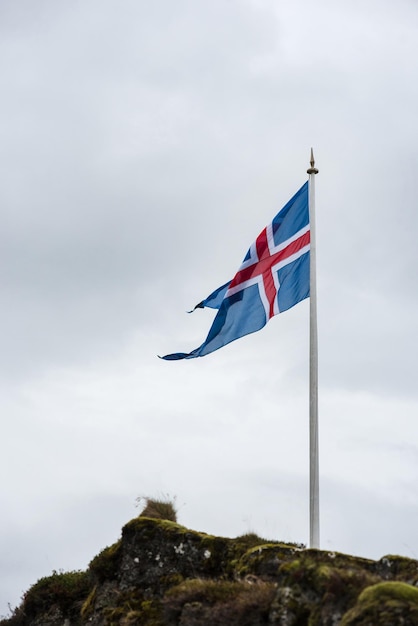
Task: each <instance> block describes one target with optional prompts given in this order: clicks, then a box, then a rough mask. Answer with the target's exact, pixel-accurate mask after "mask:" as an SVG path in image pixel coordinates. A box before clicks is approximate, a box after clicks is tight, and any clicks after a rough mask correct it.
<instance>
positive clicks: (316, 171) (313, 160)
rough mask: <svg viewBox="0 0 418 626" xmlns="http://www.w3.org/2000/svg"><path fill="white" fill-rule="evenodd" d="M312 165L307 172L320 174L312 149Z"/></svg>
mask: <svg viewBox="0 0 418 626" xmlns="http://www.w3.org/2000/svg"><path fill="white" fill-rule="evenodd" d="M310 164H311V167H310V168H309V169H308V170H306V171H307V173H308V174H318V172H319V170H318V169H317V168H316V167H315V159H314V155H313V148H311V160H310Z"/></svg>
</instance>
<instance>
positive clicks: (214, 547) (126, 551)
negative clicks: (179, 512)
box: [0, 508, 418, 626]
mask: <svg viewBox="0 0 418 626" xmlns="http://www.w3.org/2000/svg"><path fill="white" fill-rule="evenodd" d="M147 513H148V514H150V513H153V511H152V508H148V510H147ZM160 517H161V516H160ZM171 517H172V519H171V520H167V519H157V518H158V515H157V514H156V513H155V517H148V516H144V515H143V514H141V515H140V516H139V517H137V518H135V519H133V520H131V521H130V522H129V523H128V524H126V525H125V526H124V528H123V529H122V537H121V539H120V540H118V541H117V542H116V543H115V544H113V545H112V546H110V547H107V548H105V549H104V550H103V551H102V552H101V553H100V554H98V555H97V556H96V557H95V558H94V559H93V560H92V561H91V563H90V565H89V567H88V569H87V571H86V572H67V573H57V572H53V573H52V575H51V576H48V577H45V578H41V579H40V580H39V581H38V582H37V583H35V584H34V585H33V586H32V587H31V588H30V589H29V590H28V591H27V592H26V593H25V594H24V596H23V598H22V603H21V605H20V606H19V607H18V608H16V609H15V610H14V612H13V614H12V615H11V616H10V617H8V618H6V619H3V620H1V621H0V626H87V625H90V626H117V625H118V626H226V625H228V626H263V625H265V626H339V625H340V626H369V625H371V624H373V626H397V625H399V626H401V625H402V626H416V625H417V624H418V589H417V585H418V562H417V561H415V560H412V559H407V558H405V557H397V556H387V557H384V558H382V559H381V560H380V561H371V560H368V559H362V558H356V557H352V556H348V555H344V554H339V553H334V552H326V551H320V550H307V549H305V548H304V547H303V546H301V545H296V544H286V543H281V542H271V541H269V542H267V541H266V540H263V539H262V538H260V537H257V535H254V534H252V533H251V534H248V535H244V536H241V537H237V538H235V539H228V538H223V537H214V536H212V535H207V534H205V533H199V532H196V531H192V530H190V529H188V528H185V527H183V526H181V525H179V524H177V523H176V521H173V516H171ZM175 519H176V518H175V517H174V520H175Z"/></svg>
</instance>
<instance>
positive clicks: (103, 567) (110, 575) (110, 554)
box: [89, 540, 122, 583]
mask: <svg viewBox="0 0 418 626" xmlns="http://www.w3.org/2000/svg"><path fill="white" fill-rule="evenodd" d="M121 548H122V541H121V540H119V541H117V542H116V543H114V544H113V545H112V546H109V547H107V548H105V549H104V550H102V551H101V552H100V553H99V554H98V555H97V556H96V557H94V559H93V560H92V561H91V562H90V565H89V570H90V572H92V573H93V575H94V576H95V578H96V579H97V580H98V582H99V583H102V582H104V581H105V580H114V579H115V578H116V577H117V574H118V569H119V565H120V560H121V556H122V549H121Z"/></svg>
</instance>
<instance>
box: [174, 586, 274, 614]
mask: <svg viewBox="0 0 418 626" xmlns="http://www.w3.org/2000/svg"><path fill="white" fill-rule="evenodd" d="M276 591H277V588H276V585H275V584H274V583H264V582H260V583H259V584H254V585H250V584H248V583H245V582H238V581H231V580H218V581H214V580H202V579H193V580H186V581H184V582H183V583H182V584H181V585H178V586H177V587H173V588H172V589H170V590H169V591H168V592H167V593H166V595H165V597H164V600H163V605H164V609H165V610H164V615H165V618H166V621H167V622H168V623H170V624H171V623H176V624H177V623H183V620H182V617H181V616H182V612H183V610H186V611H187V610H189V609H190V607H192V609H193V613H194V618H193V619H194V621H193V623H196V624H197V623H211V621H212V620H211V617H212V618H213V622H214V623H216V624H220V623H222V624H238V623H243V622H244V617H245V620H246V621H245V623H247V624H250V623H253V621H252V620H251V619H250V618H249V614H250V613H254V614H255V615H257V616H258V619H257V621H256V620H255V619H254V623H267V618H268V613H269V610H270V606H271V602H272V600H273V597H274V595H275V594H276ZM259 616H262V621H260V619H259ZM186 621H187V620H186Z"/></svg>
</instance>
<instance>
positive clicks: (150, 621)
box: [102, 589, 163, 626]
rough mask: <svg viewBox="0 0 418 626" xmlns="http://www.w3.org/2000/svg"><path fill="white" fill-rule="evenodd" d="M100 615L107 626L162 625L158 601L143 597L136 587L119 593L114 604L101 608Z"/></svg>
mask: <svg viewBox="0 0 418 626" xmlns="http://www.w3.org/2000/svg"><path fill="white" fill-rule="evenodd" d="M102 616H103V618H104V623H105V624H106V625H107V626H113V624H115V626H116V625H117V626H134V625H135V626H163V621H162V617H161V604H160V602H159V601H158V600H156V599H153V600H149V599H145V598H144V595H143V593H142V592H141V591H140V590H138V589H131V590H128V591H125V592H123V593H121V594H120V595H119V596H118V598H117V600H116V602H115V605H114V606H112V607H105V608H104V609H103V610H102Z"/></svg>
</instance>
